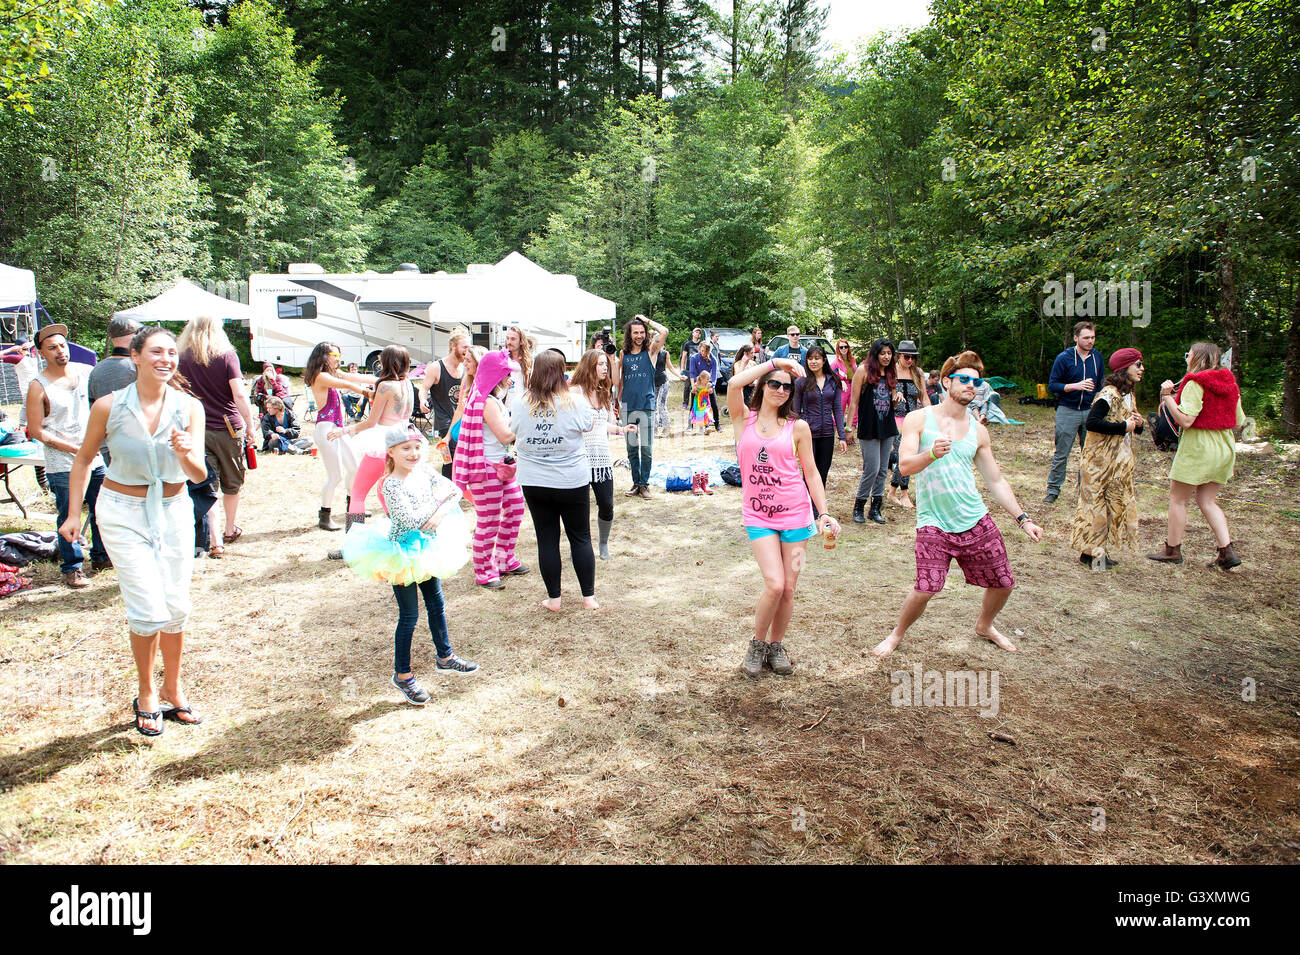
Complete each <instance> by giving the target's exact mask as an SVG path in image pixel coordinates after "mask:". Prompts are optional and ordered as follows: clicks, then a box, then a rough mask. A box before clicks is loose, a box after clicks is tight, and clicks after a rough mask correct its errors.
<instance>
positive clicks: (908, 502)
mask: <svg viewBox="0 0 1300 955" xmlns="http://www.w3.org/2000/svg"><path fill="white" fill-rule="evenodd" d="M898 506H899V507H904V508H906V509H907V510H909V511H910V510H914V507H913V505H912V499H911V498H910V497H908V496H907V495H906V494H904V495H903V496H902V497H900V498H899V499H898Z"/></svg>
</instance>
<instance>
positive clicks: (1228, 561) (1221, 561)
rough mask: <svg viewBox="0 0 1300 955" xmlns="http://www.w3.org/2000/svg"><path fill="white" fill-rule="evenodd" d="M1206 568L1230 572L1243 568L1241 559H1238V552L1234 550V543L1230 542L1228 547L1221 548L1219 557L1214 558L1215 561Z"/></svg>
mask: <svg viewBox="0 0 1300 955" xmlns="http://www.w3.org/2000/svg"><path fill="white" fill-rule="evenodd" d="M1205 566H1206V567H1222V568H1223V569H1224V570H1230V569H1231V568H1233V567H1240V566H1241V558H1240V557H1238V556H1237V552H1236V551H1235V550H1233V549H1232V542H1231V541H1229V542H1228V546H1227V547H1220V548H1219V556H1218V557H1216V558H1214V560H1212V561H1210V562H1209V563H1208V564H1206V565H1205Z"/></svg>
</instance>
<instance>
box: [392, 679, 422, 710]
mask: <svg viewBox="0 0 1300 955" xmlns="http://www.w3.org/2000/svg"><path fill="white" fill-rule="evenodd" d="M393 686H395V687H397V688H398V689H399V690H401V691H402V696H404V697H406V702H407V703H410V704H412V705H413V706H424V704H425V703H428V702H429V694H428V692H427V691H426V690H425V689H424V687H422V686H420V684H418V683H416V682H415V676H414V675H412V676H408V677H407V678H406V679H405V680H399V679H398V678H397V674H396V673H394V674H393Z"/></svg>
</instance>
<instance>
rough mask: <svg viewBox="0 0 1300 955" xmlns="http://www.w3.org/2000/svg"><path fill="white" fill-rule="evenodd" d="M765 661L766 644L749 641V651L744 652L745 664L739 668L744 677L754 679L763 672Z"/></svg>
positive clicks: (759, 641)
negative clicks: (742, 671) (743, 672)
mask: <svg viewBox="0 0 1300 955" xmlns="http://www.w3.org/2000/svg"><path fill="white" fill-rule="evenodd" d="M766 660H767V644H766V643H764V642H763V641H762V640H750V641H749V649H748V650H747V651H745V662H744V663H742V664H741V665H740V668H741V669H742V670H744V671H745V675H746V676H750V677H756V676H759V675H760V674H761V673H762V672H763V663H764V662H765V661H766Z"/></svg>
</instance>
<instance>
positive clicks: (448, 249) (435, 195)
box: [371, 147, 481, 272]
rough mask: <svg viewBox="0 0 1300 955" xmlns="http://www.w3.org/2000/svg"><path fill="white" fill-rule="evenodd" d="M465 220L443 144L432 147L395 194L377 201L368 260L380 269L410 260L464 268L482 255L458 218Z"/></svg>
mask: <svg viewBox="0 0 1300 955" xmlns="http://www.w3.org/2000/svg"><path fill="white" fill-rule="evenodd" d="M463 220H464V208H463V205H462V203H461V199H460V191H459V189H458V188H457V186H456V175H455V171H454V170H452V169H449V168H448V163H447V153H446V150H444V149H442V148H441V147H430V148H429V149H428V150H427V151H426V152H425V155H424V161H423V162H421V163H420V165H418V166H416V167H415V168H414V169H412V170H411V171H410V172H409V173H408V174H407V176H406V181H405V182H404V183H403V184H402V189H401V192H399V193H398V195H397V197H396V198H394V199H390V200H389V201H388V202H386V203H384V204H383V206H381V207H380V209H379V227H378V229H377V230H376V231H377V233H378V236H379V241H378V243H377V244H376V246H375V249H374V252H373V255H372V257H371V258H372V262H374V263H375V266H376V268H378V269H380V270H381V271H392V270H393V269H395V268H397V266H398V265H400V264H402V263H403V262H413V263H415V264H416V265H418V266H419V267H420V269H421V271H424V272H437V271H439V270H445V271H448V272H463V271H465V267H466V266H467V265H469V264H470V263H471V262H478V261H481V256H480V255H479V245H478V243H477V242H476V241H475V239H474V237H473V236H472V235H471V234H470V233H469V231H468V230H466V229H465V227H464V226H462V225H461V224H460V223H461V222H462V221H463Z"/></svg>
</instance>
